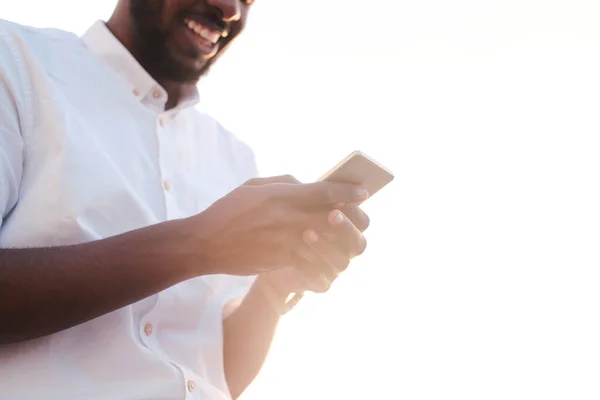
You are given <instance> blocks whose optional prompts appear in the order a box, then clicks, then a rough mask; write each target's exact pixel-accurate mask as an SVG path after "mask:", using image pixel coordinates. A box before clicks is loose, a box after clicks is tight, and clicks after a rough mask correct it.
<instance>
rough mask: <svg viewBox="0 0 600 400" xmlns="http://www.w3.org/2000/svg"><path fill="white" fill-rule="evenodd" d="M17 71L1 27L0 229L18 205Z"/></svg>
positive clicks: (20, 146)
mask: <svg viewBox="0 0 600 400" xmlns="http://www.w3.org/2000/svg"><path fill="white" fill-rule="evenodd" d="M0 28H1V27H0ZM20 74H21V72H20V71H19V68H17V65H16V61H15V54H14V52H12V51H10V47H9V45H8V43H7V40H6V38H5V37H4V36H3V32H2V30H1V29H0V228H1V227H2V223H3V221H4V220H5V218H6V216H7V215H8V213H9V212H10V211H11V210H12V208H13V207H14V206H15V205H16V204H17V199H18V196H19V186H20V182H21V176H22V174H23V139H22V136H21V121H20V115H19V104H20V102H19V100H18V99H17V97H16V96H15V93H16V91H17V90H18V89H17V88H19V87H20V86H21V85H20V82H21V81H22V80H21V75H20ZM23 95H24V94H23Z"/></svg>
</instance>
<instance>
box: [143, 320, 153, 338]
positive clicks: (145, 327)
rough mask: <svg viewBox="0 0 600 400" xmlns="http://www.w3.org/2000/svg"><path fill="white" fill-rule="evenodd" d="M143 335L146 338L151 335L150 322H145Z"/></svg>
mask: <svg viewBox="0 0 600 400" xmlns="http://www.w3.org/2000/svg"><path fill="white" fill-rule="evenodd" d="M144 333H145V334H146V336H150V335H152V324H151V323H150V322H147V323H146V325H144Z"/></svg>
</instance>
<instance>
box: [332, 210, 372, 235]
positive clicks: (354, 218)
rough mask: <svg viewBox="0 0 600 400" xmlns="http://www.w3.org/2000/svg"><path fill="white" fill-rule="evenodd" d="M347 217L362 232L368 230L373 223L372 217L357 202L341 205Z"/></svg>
mask: <svg viewBox="0 0 600 400" xmlns="http://www.w3.org/2000/svg"><path fill="white" fill-rule="evenodd" d="M339 208H340V210H341V211H342V212H343V213H344V215H346V217H347V218H348V219H349V220H350V222H352V223H353V224H354V226H356V229H358V230H359V231H361V232H364V231H366V230H367V229H368V228H369V225H370V224H371V219H370V218H369V216H368V215H367V213H365V212H364V211H363V210H362V209H361V208H360V207H359V206H358V205H357V204H344V205H342V206H341V207H339Z"/></svg>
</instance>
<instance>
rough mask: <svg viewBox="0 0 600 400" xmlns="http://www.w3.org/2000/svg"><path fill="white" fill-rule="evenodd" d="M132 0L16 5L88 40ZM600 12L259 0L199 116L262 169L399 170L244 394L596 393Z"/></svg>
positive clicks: (456, 2) (38, 22)
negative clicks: (364, 236)
mask: <svg viewBox="0 0 600 400" xmlns="http://www.w3.org/2000/svg"><path fill="white" fill-rule="evenodd" d="M114 3H115V1H114V0H111V1H108V0H106V1H74V0H53V1H33V0H20V1H9V0H0V16H1V17H2V18H4V19H9V20H13V21H16V22H20V23H25V24H28V25H34V26H52V27H58V28H61V29H65V30H70V31H74V32H76V33H79V34H80V33H83V31H84V30H85V29H86V28H87V27H88V26H89V25H91V23H93V22H94V20H96V19H98V18H102V19H106V18H108V16H109V15H110V12H111V10H112V7H113V6H114ZM599 4H600V3H598V2H596V1H591V0H590V1H577V0H571V1H554V0H546V1H539V0H538V1H536V0H520V1H517V0H503V1H499V0H490V1H485V0H479V1H475V0H421V1H394V0H370V1H368V2H367V1H344V2H342V1H324V0H304V1H280V0H278V1H275V0H257V1H256V4H255V6H254V9H253V12H252V15H251V16H250V17H251V18H250V21H249V22H250V24H249V27H248V31H247V32H246V33H245V35H244V37H243V38H241V39H240V40H239V41H238V43H237V44H235V45H234V46H233V47H232V48H231V49H230V50H229V53H228V54H227V56H225V57H224V58H223V59H222V60H221V61H220V62H219V63H218V64H217V66H216V67H215V68H214V69H213V71H212V73H211V75H210V76H209V78H208V79H207V80H206V81H204V82H202V83H201V92H202V105H201V108H202V109H204V110H207V111H209V112H211V113H213V114H214V115H215V116H217V117H218V118H219V119H220V120H221V121H222V122H223V123H224V124H225V125H226V126H227V127H229V128H230V129H231V130H233V131H234V132H236V133H237V134H238V135H239V136H240V137H241V138H242V139H243V140H245V141H247V142H248V143H250V144H251V145H252V146H253V147H254V148H255V150H256V153H257V154H258V156H259V162H260V167H261V169H262V171H263V173H264V174H266V175H271V174H280V173H292V174H295V175H296V176H297V177H299V178H300V179H303V180H312V179H314V178H317V177H318V176H319V175H320V174H321V173H322V172H324V171H325V170H327V169H329V168H330V167H331V166H333V165H334V164H335V163H337V161H338V160H339V159H341V158H342V157H344V156H345V155H347V154H348V153H349V152H350V151H352V150H354V149H361V150H363V151H365V152H366V153H367V154H370V155H371V156H373V157H374V158H376V159H378V160H379V161H380V162H381V163H383V164H384V165H386V166H388V167H389V168H390V169H392V170H393V171H394V172H395V173H396V175H397V178H396V180H395V182H394V184H393V185H392V186H390V187H388V188H386V189H385V190H384V191H382V192H381V193H380V194H378V195H377V196H375V197H374V198H373V199H371V200H369V202H368V203H367V204H366V209H367V211H368V212H369V213H370V215H371V217H372V219H373V226H372V228H371V229H370V230H369V232H368V237H369V239H370V245H369V250H368V252H367V253H366V254H365V255H364V256H363V257H362V258H361V259H359V260H357V261H356V262H355V264H354V265H353V267H352V269H351V270H350V271H349V272H348V273H347V274H346V276H344V277H342V278H341V279H340V280H339V282H338V283H337V284H336V285H335V287H334V288H333V289H332V291H331V292H330V293H328V294H326V295H323V296H314V295H313V296H308V297H307V298H306V299H305V300H304V301H303V302H302V303H301V305H299V306H298V308H297V309H296V310H295V311H294V313H293V314H290V315H288V316H286V317H285V318H284V320H283V322H282V325H281V328H280V332H279V335H278V337H277V340H276V343H275V344H274V346H273V349H272V352H271V355H270V357H269V360H268V362H267V365H266V366H265V368H264V371H263V373H262V375H261V376H260V378H259V379H258V380H257V382H256V383H255V385H254V386H253V387H252V388H251V389H250V390H249V391H248V393H247V394H246V395H245V396H244V399H245V400H254V399H257V400H258V399H267V400H269V399H273V400H275V399H286V400H296V399H298V400H300V399H311V400H325V399H328V400H329V399H369V400H371V399H379V398H381V399H409V400H417V399H461V400H466V399H474V400H475V399H477V400H480V399H486V400H488V399H502V400H505V399H511V400H512V399H527V400H530V399H569V400H571V399H578V400H582V399H598V398H600V322H599V317H600V315H599V314H600V313H599V309H600V279H599V273H598V268H599V267H600V179H599V178H600V141H599V139H598V137H599V133H600V23H599V22H598V21H599V19H598V16H599V15H600V6H599Z"/></svg>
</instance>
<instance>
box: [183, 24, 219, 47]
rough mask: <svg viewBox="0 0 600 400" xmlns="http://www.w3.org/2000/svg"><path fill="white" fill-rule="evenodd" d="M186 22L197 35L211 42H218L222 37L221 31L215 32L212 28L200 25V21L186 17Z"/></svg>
mask: <svg viewBox="0 0 600 400" xmlns="http://www.w3.org/2000/svg"><path fill="white" fill-rule="evenodd" d="M185 24H186V25H187V27H188V28H189V29H190V30H191V31H193V32H194V33H195V34H196V35H198V36H200V37H201V38H202V39H204V40H207V41H209V42H211V43H212V44H215V43H217V42H218V41H219V38H220V37H221V32H215V31H213V30H211V29H208V28H207V27H205V26H203V25H200V24H199V23H197V22H196V21H193V20H191V19H186V20H185Z"/></svg>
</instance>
